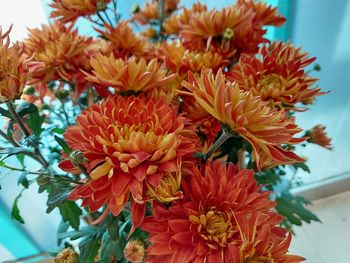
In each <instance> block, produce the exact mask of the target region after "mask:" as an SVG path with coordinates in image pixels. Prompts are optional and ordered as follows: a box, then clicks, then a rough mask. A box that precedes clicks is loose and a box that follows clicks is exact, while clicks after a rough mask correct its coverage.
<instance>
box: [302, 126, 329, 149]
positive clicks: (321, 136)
mask: <svg viewBox="0 0 350 263" xmlns="http://www.w3.org/2000/svg"><path fill="white" fill-rule="evenodd" d="M306 136H309V137H310V138H309V139H308V141H309V142H311V143H314V144H318V145H319V146H322V147H324V148H326V149H328V150H332V149H333V146H332V143H331V139H330V138H329V137H328V136H327V133H326V127H325V126H323V125H321V124H319V125H316V126H315V127H313V128H312V129H311V130H309V131H307V132H306Z"/></svg>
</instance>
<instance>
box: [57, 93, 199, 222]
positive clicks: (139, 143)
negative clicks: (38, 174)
mask: <svg viewBox="0 0 350 263" xmlns="http://www.w3.org/2000/svg"><path fill="white" fill-rule="evenodd" d="M176 113H177V109H176V108H174V107H173V106H171V105H169V104H167V103H165V102H164V101H162V100H155V99H150V98H146V97H144V96H141V97H134V96H131V97H120V96H114V97H109V98H107V99H106V100H105V101H102V103H101V104H94V105H92V106H90V107H89V108H88V109H87V110H85V111H83V113H82V114H81V115H80V116H78V117H77V125H75V126H70V127H69V128H68V129H67V131H66V133H65V135H64V137H65V139H66V141H67V143H68V145H69V146H70V147H71V148H72V150H73V151H75V150H80V151H81V152H82V153H83V154H84V156H85V158H86V159H87V160H88V162H87V163H88V164H87V167H86V170H87V172H88V173H89V178H88V179H87V180H85V181H84V184H83V185H80V186H77V187H76V188H75V189H74V190H73V192H72V193H71V194H70V196H69V199H70V200H77V199H79V198H82V199H83V202H82V206H88V207H89V209H90V211H92V212H94V211H97V210H98V209H100V208H101V207H102V206H104V205H106V209H105V211H104V213H103V215H102V216H101V218H100V219H99V220H102V219H103V218H104V216H106V215H107V214H108V213H109V212H112V214H113V215H114V216H117V215H119V213H120V212H121V211H122V210H123V208H124V207H125V205H126V203H127V201H128V199H129V197H130V193H131V195H132V198H131V201H130V208H131V211H132V221H133V226H134V228H135V227H137V226H138V225H139V224H140V223H141V222H142V220H143V217H144V213H145V209H146V203H145V201H146V200H147V199H148V193H147V191H148V189H149V187H151V188H152V187H158V186H160V184H161V181H162V178H163V177H165V176H167V174H168V173H173V172H174V173H176V172H177V169H178V165H179V164H181V163H182V164H184V165H186V166H187V167H188V166H191V165H193V163H191V161H192V160H193V157H192V156H193V153H194V152H195V150H196V143H197V138H196V133H195V131H194V128H193V126H192V125H190V124H189V122H188V120H187V119H186V118H184V117H183V116H182V115H177V114H176ZM65 162H66V160H65ZM187 162H190V163H188V164H187ZM61 167H62V166H61ZM65 167H67V163H65V164H64V167H62V168H63V169H64V168H65ZM68 171H69V170H68ZM158 200H160V199H158Z"/></svg>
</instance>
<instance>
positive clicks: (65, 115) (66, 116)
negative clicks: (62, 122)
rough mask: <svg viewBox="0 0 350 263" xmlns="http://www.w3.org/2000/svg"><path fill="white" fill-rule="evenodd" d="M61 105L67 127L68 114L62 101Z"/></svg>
mask: <svg viewBox="0 0 350 263" xmlns="http://www.w3.org/2000/svg"><path fill="white" fill-rule="evenodd" d="M61 105H62V111H63V115H64V117H65V118H66V122H67V125H68V126H69V125H70V123H69V117H68V114H67V111H66V107H64V101H63V100H61Z"/></svg>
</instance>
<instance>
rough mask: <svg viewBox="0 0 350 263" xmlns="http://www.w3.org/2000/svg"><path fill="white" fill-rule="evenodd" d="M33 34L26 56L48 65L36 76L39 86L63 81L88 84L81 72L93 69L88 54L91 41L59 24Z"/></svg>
mask: <svg viewBox="0 0 350 263" xmlns="http://www.w3.org/2000/svg"><path fill="white" fill-rule="evenodd" d="M29 32H30V33H29V37H28V38H27V39H26V40H25V48H26V53H27V54H29V55H32V56H34V60H35V61H38V62H42V63H44V64H45V68H44V69H42V70H40V71H36V72H35V75H36V79H37V82H42V83H46V82H47V81H51V80H60V79H63V80H66V81H69V82H73V83H76V82H78V83H81V82H85V80H84V75H83V74H82V73H81V72H80V69H82V70H88V69H89V68H90V63H89V56H88V53H87V50H88V48H89V45H90V44H91V43H92V39H91V38H88V37H84V36H80V35H78V31H77V30H73V29H72V26H70V27H66V26H64V25H62V24H58V23H55V24H50V25H42V28H41V29H38V28H35V29H30V30H29Z"/></svg>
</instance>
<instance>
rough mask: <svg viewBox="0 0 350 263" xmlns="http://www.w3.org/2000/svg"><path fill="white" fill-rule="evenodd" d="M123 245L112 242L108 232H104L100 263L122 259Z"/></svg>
mask: <svg viewBox="0 0 350 263" xmlns="http://www.w3.org/2000/svg"><path fill="white" fill-rule="evenodd" d="M124 247H125V244H124V245H123V244H121V243H120V242H119V241H115V240H112V239H111V237H110V235H109V234H108V232H105V233H104V234H103V236H102V244H101V261H102V262H106V263H107V262H112V259H113V258H115V259H116V260H118V261H119V260H122V259H123V248H124Z"/></svg>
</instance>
